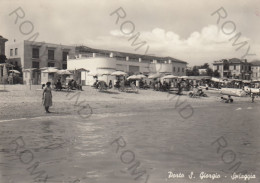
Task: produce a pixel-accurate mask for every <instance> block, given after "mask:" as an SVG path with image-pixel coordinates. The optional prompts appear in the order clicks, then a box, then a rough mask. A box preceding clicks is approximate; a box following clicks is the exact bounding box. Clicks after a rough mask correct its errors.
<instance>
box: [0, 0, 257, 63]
mask: <svg viewBox="0 0 260 183" xmlns="http://www.w3.org/2000/svg"><path fill="white" fill-rule="evenodd" d="M0 7H1V12H0V22H1V24H0V25H1V28H0V35H2V36H3V37H5V38H7V39H8V40H9V41H8V42H7V44H12V43H13V42H14V40H15V41H16V42H19V41H22V40H27V39H29V38H30V37H32V36H33V35H35V34H36V33H38V34H39V36H38V37H37V38H36V40H35V41H44V42H49V43H58V44H64V45H85V46H88V47H92V48H97V49H105V50H115V51H123V52H129V53H136V54H142V55H143V54H147V55H156V56H165V57H166V56H170V57H174V58H176V59H180V60H183V61H186V62H188V63H189V66H194V65H201V64H203V63H212V62H213V61H215V60H220V59H224V58H243V59H247V60H248V61H252V60H255V59H258V60H260V35H259V33H260V0H232V1H231V0H210V1H209V0H96V1H95V0H73V1H72V0H0ZM113 12H114V13H113ZM214 12H215V13H214ZM17 16H20V17H18V19H17V22H16V18H17ZM119 16H120V17H119ZM118 17H119V19H118V21H117V18H118ZM218 19H219V21H218ZM239 33H241V34H240V37H236V35H239ZM137 35H139V37H137ZM232 38H233V39H232ZM236 38H238V39H237V41H236V42H235V40H236ZM135 39H136V40H135ZM230 39H231V40H230ZM134 40H135V42H133V41H134ZM243 42H244V43H245V44H243ZM138 43H144V44H138ZM239 43H241V44H239Z"/></svg>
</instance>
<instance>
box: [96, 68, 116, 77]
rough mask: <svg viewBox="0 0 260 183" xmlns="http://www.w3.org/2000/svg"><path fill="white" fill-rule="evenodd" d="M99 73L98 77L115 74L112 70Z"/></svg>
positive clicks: (99, 71)
mask: <svg viewBox="0 0 260 183" xmlns="http://www.w3.org/2000/svg"><path fill="white" fill-rule="evenodd" d="M97 73H98V75H101V76H103V75H112V73H113V71H111V70H103V69H102V70H98V71H97Z"/></svg>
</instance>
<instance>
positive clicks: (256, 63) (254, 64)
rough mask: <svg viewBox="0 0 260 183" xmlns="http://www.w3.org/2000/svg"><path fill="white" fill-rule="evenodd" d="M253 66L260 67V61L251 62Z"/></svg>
mask: <svg viewBox="0 0 260 183" xmlns="http://www.w3.org/2000/svg"><path fill="white" fill-rule="evenodd" d="M250 63H251V64H252V65H253V66H260V60H254V61H252V62H250Z"/></svg>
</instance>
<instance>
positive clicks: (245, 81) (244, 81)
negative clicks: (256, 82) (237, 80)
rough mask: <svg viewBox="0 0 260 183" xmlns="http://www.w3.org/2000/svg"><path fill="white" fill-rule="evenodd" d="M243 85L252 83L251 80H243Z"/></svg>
mask: <svg viewBox="0 0 260 183" xmlns="http://www.w3.org/2000/svg"><path fill="white" fill-rule="evenodd" d="M242 82H243V83H251V81H249V80H242Z"/></svg>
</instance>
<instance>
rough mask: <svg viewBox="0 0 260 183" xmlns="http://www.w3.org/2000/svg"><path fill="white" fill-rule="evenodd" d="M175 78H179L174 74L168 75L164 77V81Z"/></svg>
mask: <svg viewBox="0 0 260 183" xmlns="http://www.w3.org/2000/svg"><path fill="white" fill-rule="evenodd" d="M175 78H178V76H174V75H172V74H170V75H166V76H163V77H162V79H175Z"/></svg>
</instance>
